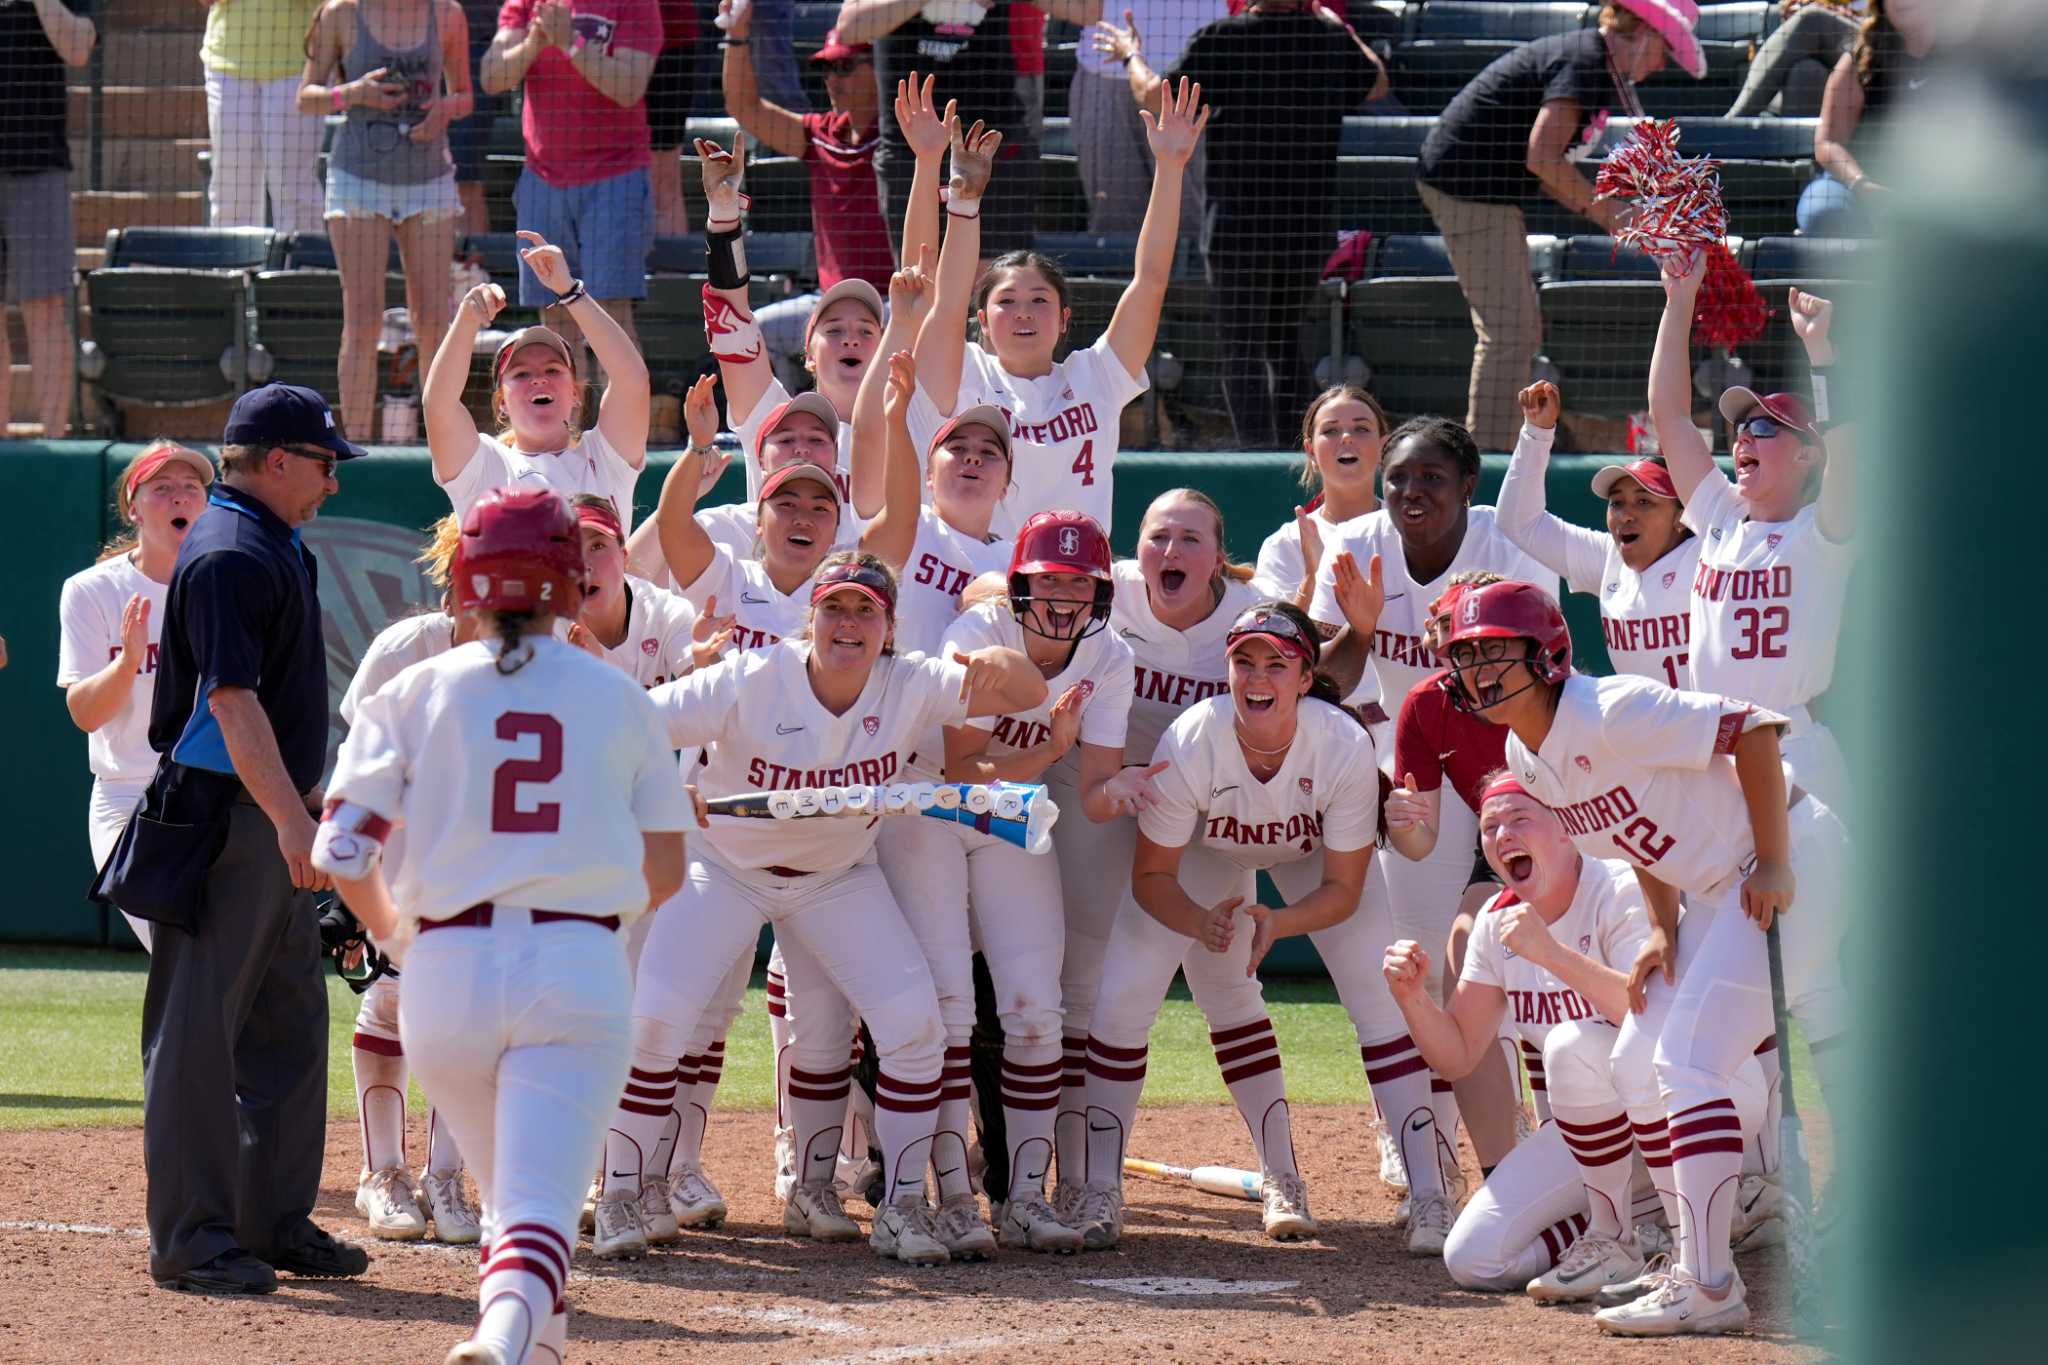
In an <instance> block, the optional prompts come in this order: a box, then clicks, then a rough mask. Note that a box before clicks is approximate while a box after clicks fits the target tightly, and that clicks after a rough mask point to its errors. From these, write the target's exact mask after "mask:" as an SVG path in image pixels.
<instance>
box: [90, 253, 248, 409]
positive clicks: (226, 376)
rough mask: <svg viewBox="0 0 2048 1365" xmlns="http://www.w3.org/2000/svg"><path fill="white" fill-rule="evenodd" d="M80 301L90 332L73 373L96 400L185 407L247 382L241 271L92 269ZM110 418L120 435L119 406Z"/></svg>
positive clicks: (245, 278)
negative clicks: (88, 317) (89, 321)
mask: <svg viewBox="0 0 2048 1365" xmlns="http://www.w3.org/2000/svg"><path fill="white" fill-rule="evenodd" d="M266 250H267V247H266ZM85 298H86V306H87V308H88V309H89V310H90V313H91V317H92V337H91V339H90V340H88V341H83V342H81V343H80V344H79V377H80V378H81V379H83V380H84V381H85V382H86V383H88V384H90V385H92V387H93V389H94V391H95V392H96V393H97V394H98V395H99V397H100V399H101V400H102V401H112V402H116V403H118V402H132V403H147V404H152V405H156V406H165V407H183V406H192V405H196V404H201V403H213V402H218V401H220V400H221V399H224V398H232V397H234V396H235V395H236V394H238V393H240V392H242V390H243V389H244V388H246V387H248V360H247V356H248V312H247V308H248V276H247V275H246V274H245V273H244V272H243V271H241V270H173V269H163V268H159V267H151V266H117V267H112V268H108V269H101V270H93V271H89V272H87V274H86V276H85ZM113 417H114V422H115V426H116V428H117V433H118V426H119V411H118V409H115V410H114V413H113Z"/></svg>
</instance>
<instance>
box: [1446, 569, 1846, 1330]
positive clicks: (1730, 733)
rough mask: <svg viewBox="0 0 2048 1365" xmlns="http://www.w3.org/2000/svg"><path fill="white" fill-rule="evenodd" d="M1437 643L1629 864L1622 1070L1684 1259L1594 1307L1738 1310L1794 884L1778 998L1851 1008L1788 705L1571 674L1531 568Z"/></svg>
mask: <svg viewBox="0 0 2048 1365" xmlns="http://www.w3.org/2000/svg"><path fill="white" fill-rule="evenodd" d="M1448 643H1449V649H1450V656H1451V664H1452V668H1453V670H1454V671H1455V674H1456V676H1457V678H1458V686H1459V689H1460V693H1461V696H1462V697H1463V699H1464V701H1465V703H1466V704H1467V705H1469V706H1471V707H1472V709H1473V710H1474V711H1476V712H1477V713H1478V714H1480V715H1482V716H1485V717H1486V718H1487V719H1489V720H1493V721H1495V722H1497V723H1500V724H1504V725H1506V726H1507V727H1508V729H1509V730H1510V731H1511V732H1512V734H1511V736H1510V738H1509V740H1508V746H1507V755H1508V767H1509V769H1510V770H1511V771H1512V772H1513V773H1514V775H1515V776H1516V777H1517V778H1518V779H1520V781H1521V782H1522V784H1523V785H1524V786H1525V787H1527V788H1528V789H1529V791H1530V793H1531V794H1532V795H1534V796H1535V797H1536V799H1538V800H1540V801H1542V802H1544V803H1545V804H1547V805H1549V806H1551V807H1553V808H1554V809H1555V810H1556V811H1557V813H1558V816H1559V818H1560V819H1561V820H1562V821H1563V822H1564V826H1565V828H1566V829H1567V830H1568V831H1569V832H1570V833H1571V836H1572V841H1573V843H1574V844H1576V845H1577V847H1578V849H1579V851H1580V852H1581V853H1585V854H1588V855H1591V856H1601V857H1604V856H1606V855H1607V854H1608V853H1610V852H1618V853H1619V854H1620V855H1621V856H1622V857H1623V858H1624V859H1625V860H1627V861H1628V862H1630V863H1631V864H1633V865H1634V867H1635V868H1636V876H1637V879H1638V880H1639V881H1640V882H1641V883H1642V886H1643V894H1644V900H1645V903H1646V905H1647V907H1648V911H1649V919H1650V926H1651V927H1650V932H1649V935H1648V937H1647V938H1646V939H1645V941H1644V944H1643V947H1642V949H1641V951H1640V952H1639V953H1638V954H1637V956H1636V960H1635V963H1634V964H1633V966H1632V967H1631V969H1630V978H1629V990H1630V997H1631V1004H1632V1005H1633V1006H1634V1007H1635V1008H1636V1009H1637V1010H1638V1011H1640V1012H1639V1013H1634V1014H1631V1015H1629V1016H1628V1018H1627V1019H1626V1020H1625V1021H1624V1023H1623V1025H1622V1028H1621V1034H1620V1038H1619V1039H1618V1041H1617V1044H1616V1050H1615V1053H1614V1076H1615V1084H1616V1086H1617V1088H1618V1089H1619V1091H1620V1093H1621V1096H1622V1100H1623V1102H1624V1104H1625V1105H1626V1107H1627V1108H1628V1111H1629V1119H1630V1122H1631V1123H1632V1125H1633V1126H1634V1130H1635V1136H1636V1141H1637V1143H1638V1145H1639V1146H1640V1148H1641V1149H1642V1151H1643V1156H1644V1160H1645V1162H1646V1164H1648V1166H1649V1167H1650V1171H1651V1175H1652V1177H1653V1178H1659V1179H1660V1189H1662V1188H1665V1186H1664V1185H1663V1181H1664V1180H1668V1182H1669V1184H1668V1189H1669V1201H1668V1202H1667V1204H1666V1208H1667V1210H1669V1211H1671V1212H1673V1213H1675V1214H1676V1216H1677V1224H1676V1225H1677V1227H1678V1263H1677V1265H1676V1266H1675V1267H1674V1268H1673V1270H1672V1272H1671V1273H1670V1274H1669V1275H1666V1276H1659V1277H1656V1278H1655V1281H1654V1283H1653V1284H1652V1285H1651V1286H1650V1292H1648V1293H1647V1294H1645V1295H1644V1296H1643V1297H1642V1298H1639V1299H1637V1300H1635V1301H1634V1302H1631V1303H1627V1304H1623V1305H1620V1306H1617V1307H1613V1308H1608V1309H1606V1310H1604V1311H1602V1312H1601V1313H1600V1314H1599V1315H1598V1318H1597V1320H1598V1322H1599V1323H1600V1326H1601V1327H1602V1329H1603V1330H1606V1331H1610V1332H1616V1333H1620V1334H1623V1335H1629V1336H1663V1335H1671V1334H1675V1333H1681V1332H1719V1331H1727V1330H1730V1329H1732V1328H1737V1327H1740V1326H1742V1325H1743V1324H1744V1323H1746V1322H1747V1321H1748V1320H1749V1309H1748V1307H1747V1306H1746V1304H1745V1303H1744V1299H1743V1287H1742V1279H1741V1276H1739V1275H1738V1274H1736V1272H1735V1268H1734V1266H1733V1264H1732V1263H1731V1262H1730V1259H1729V1236H1730V1226H1731V1222H1732V1219H1733V1216H1734V1213H1735V1206H1736V1196H1737V1186H1738V1182H1739V1178H1740V1175H1741V1168H1742V1155H1743V1146H1744V1143H1743V1134H1742V1124H1741V1119H1740V1113H1739V1111H1738V1109H1737V1107H1736V1105H1735V1103H1734V1101H1733V1099H1732V1098H1731V1092H1732V1090H1733V1088H1734V1080H1733V1078H1734V1076H1735V1073H1736V1071H1737V1069H1738V1067H1739V1066H1741V1064H1742V1063H1743V1062H1745V1061H1747V1060H1748V1059H1749V1058H1750V1056H1751V1055H1752V1053H1753V1052H1754V1050H1755V1048H1756V1043H1757V1040H1758V1039H1760V1038H1763V1037H1765V1036H1767V1035H1769V1034H1770V1033H1772V1031H1773V1026H1772V1025H1773V1021H1772V1013H1771V993H1770V974H1769V970H1768V965H1767V961H1766V953H1765V941H1764V935H1763V933H1762V932H1760V931H1761V930H1762V929H1765V928H1768V927H1769V926H1770V924H1771V923H1772V921H1773V919H1774V918H1775V917H1776V916H1778V915H1779V914H1782V913H1784V912H1785V911H1787V910H1788V909H1790V908H1791V906H1792V900H1793V890H1794V887H1795V885H1796V886H1797V888H1798V890H1799V893H1800V894H1799V909H1798V912H1797V913H1794V914H1789V915H1787V916H1786V919H1785V922H1784V925H1783V928H1782V930H1781V932H1782V935H1783V947H1784V968H1785V995H1786V1002H1787V1004H1788V1006H1789V1007H1790V1008H1791V1010H1792V1012H1793V1014H1794V1015H1795V1016H1796V1017H1797V1018H1798V1020H1799V1022H1800V1026H1801V1028H1802V1029H1803V1030H1804V1031H1805V1033H1806V1035H1807V1036H1808V1037H1809V1038H1812V1039H1816V1040H1818V1041H1819V1042H1821V1043H1823V1044H1824V1043H1826V1041H1827V1040H1828V1039H1830V1038H1832V1037H1834V1036H1835V1035H1836V1034H1837V1033H1839V1032H1840V1031H1841V1030H1842V1027H1843V1024H1844V1020H1843V1017H1842V1016H1843V999H1842V992H1841V983H1840V977H1839V974H1838V972H1837V970H1836V966H1835V957H1836V950H1837V948H1838V946H1839V941H1840V934H1841V918H1840V912H1841V906H1840V903H1839V897H1840V894H1841V891H1842V889H1843V885H1842V877H1843V872H1844V867H1845V864H1846V860H1847V857H1848V839H1847V836H1846V835H1845V834H1844V832H1843V830H1842V825H1841V822H1840V821H1839V820H1838V819H1837V818H1836V817H1835V815H1834V813H1833V812H1832V811H1830V810H1829V809H1828V808H1827V807H1826V806H1825V805H1823V804H1822V803H1821V802H1820V801H1819V800H1818V799H1816V798H1815V797H1812V796H1810V795H1808V794H1807V793H1806V792H1805V791H1804V790H1802V789H1801V788H1800V787H1799V786H1797V785H1796V784H1788V783H1787V781H1786V778H1785V770H1784V767H1783V765H1782V762H1781V759H1780V755H1779V751H1778V739H1777V736H1778V731H1779V729H1780V728H1781V727H1782V725H1783V723H1784V721H1783V717H1780V716H1777V715H1775V714H1773V713H1772V712H1769V711H1764V710H1761V709H1759V708H1757V707H1754V706H1751V705H1749V704H1747V703H1745V702H1740V701H1734V700H1730V699H1728V698H1724V697H1717V696H1712V695H1709V694H1706V693H1698V692H1675V691H1673V690H1671V689H1670V688H1668V687H1665V686H1663V685H1662V684H1660V683H1657V682H1654V681H1652V680H1649V679H1646V678H1634V677H1611V678H1597V679H1595V678H1587V677H1583V676H1575V675H1573V674H1572V672H1571V632H1570V631H1569V630H1568V629H1567V628H1566V626H1565V622H1564V616H1563V614H1562V613H1560V612H1559V611H1558V609H1557V604H1556V603H1555V601H1553V600H1552V599H1551V598H1550V597H1549V596H1548V595H1547V594H1545V593H1544V592H1543V591H1542V589H1540V588H1536V587H1533V586H1531V585H1529V584H1526V583H1496V584H1493V585H1491V586H1490V587H1485V588H1480V589H1477V590H1475V591H1472V592H1468V593H1466V594H1465V596H1464V597H1463V598H1462V599H1460V601H1459V603H1458V609H1457V619H1456V624H1455V625H1454V627H1453V629H1452V632H1451V635H1450V639H1449V642H1448ZM1788 788H1789V790H1788ZM1681 893H1683V894H1684V895H1685V897H1686V909H1685V918H1684V920H1683V921H1681V920H1680V919H1679V917H1678V909H1679V906H1678V898H1679V895H1680V894H1681ZM1660 972H1661V974H1662V978H1663V979H1662V980H1661V981H1660V980H1658V979H1657V977H1658V975H1659V973H1660ZM1674 987H1675V989H1674ZM1823 1074H1824V1077H1825V1073H1823ZM1551 1079H1552V1084H1553V1085H1555V1080H1556V1078H1555V1077H1552V1078H1551ZM1824 1084H1825V1080H1824ZM1674 1204H1675V1208H1674V1207H1673V1205H1674Z"/></svg>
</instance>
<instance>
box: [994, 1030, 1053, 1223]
mask: <svg viewBox="0 0 2048 1365" xmlns="http://www.w3.org/2000/svg"><path fill="white" fill-rule="evenodd" d="M1063 1073H1064V1063H1063V1059H1062V1057H1061V1045H1060V1044H1059V1043H1020V1042H1017V1041H1016V1040H1014V1039H1010V1040H1006V1041H1005V1042H1004V1043H1003V1081H1002V1086H1003V1131H1004V1134H1005V1135H1006V1136H1007V1138H1008V1139H1009V1144H1010V1190H1009V1194H1008V1198H1011V1199H1027V1198H1031V1197H1033V1196H1043V1195H1044V1193H1045V1173H1046V1172H1047V1171H1048V1170H1050V1169H1051V1168H1052V1140H1053V1124H1054V1121H1055V1120H1056V1119H1057V1118H1058V1116H1059V1105H1060V1096H1061V1094H1062V1093H1063V1092H1064V1090H1065V1088H1066V1087H1065V1079H1064V1074H1063Z"/></svg>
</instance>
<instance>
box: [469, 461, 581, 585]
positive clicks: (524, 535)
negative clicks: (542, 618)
mask: <svg viewBox="0 0 2048 1365" xmlns="http://www.w3.org/2000/svg"><path fill="white" fill-rule="evenodd" d="M449 578H450V586H451V587H453V588H454V590H455V608H456V611H457V612H458V613H461V612H476V611H506V612H549V613H552V614H553V615H556V616H574V615H575V614H576V613H577V611H578V610H579V609H580V608H581V607H582V605H583V584H584V569H583V537H582V536H581V535H580V534H579V533H578V530H577V524H576V516H575V514H574V513H573V512H571V511H570V510H569V504H568V503H567V502H566V501H564V500H563V498H562V496H561V494H559V493H556V492H554V491H552V490H551V489H546V488H498V489H493V490H492V491H491V492H489V493H486V494H484V496H483V497H482V499H480V500H479V501H478V502H477V504H476V506H474V507H472V508H470V509H469V515H468V516H466V517H464V518H463V519H462V539H461V540H460V541H458V542H457V543H456V546H455V560H454V563H453V564H452V565H451V566H450V569H449Z"/></svg>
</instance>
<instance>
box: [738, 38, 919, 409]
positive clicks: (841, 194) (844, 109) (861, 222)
mask: <svg viewBox="0 0 2048 1365" xmlns="http://www.w3.org/2000/svg"><path fill="white" fill-rule="evenodd" d="M752 8H753V7H752V6H750V5H742V6H739V7H738V8H737V9H735V7H734V6H733V4H732V0H721V3H720V5H719V7H718V11H719V17H720V19H721V21H722V22H724V23H727V24H729V25H730V26H729V27H728V28H727V29H726V30H725V34H726V39H725V65H724V68H723V80H724V87H725V108H726V112H728V113H730V114H731V115H732V116H733V118H734V119H735V120H736V121H738V123H739V125H740V128H741V129H742V130H743V131H745V133H746V134H747V136H748V137H750V138H752V139H753V140H754V141H755V142H756V143H759V144H760V145H762V146H764V147H767V148H770V149H772V150H774V151H777V152H780V153H781V154H782V155H784V156H790V157H795V158H796V159H797V160H799V161H802V162H803V163H804V164H805V166H806V167H807V168H808V169H809V171H810V181H811V232H812V234H813V236H814V237H815V239H816V244H817V252H818V292H816V293H809V294H800V295H798V296H796V297H795V298H791V299H784V300H782V301H780V302H777V303H771V304H768V305H766V306H764V307H762V308H761V309H760V310H759V311H758V312H756V313H755V315H754V316H755V321H757V322H758V323H760V325H761V334H762V336H763V338H764V339H765V341H766V342H767V346H768V352H769V358H770V360H771V361H772V362H773V363H774V366H775V370H776V376H777V378H779V379H780V380H781V381H782V385H783V387H784V388H786V389H788V390H789V391H790V392H792V393H794V392H796V391H797V389H798V387H799V379H798V377H799V376H800V375H801V373H802V371H803V351H804V331H805V325H806V324H807V323H808V322H809V321H810V317H811V313H812V310H813V309H815V308H816V307H817V305H818V301H819V299H820V298H821V297H822V296H823V291H825V290H828V289H830V288H832V287H833V286H834V285H836V284H838V283H839V282H840V281H842V280H865V281H867V282H868V283H869V284H871V285H873V286H875V288H876V290H878V291H882V292H886V291H887V290H888V288H889V276H890V274H891V273H893V272H894V270H895V268H896V265H895V256H894V253H893V251H892V248H891V246H890V242H889V225H888V224H887V223H886V222H885V221H883V218H882V204H881V198H880V196H879V195H878V193H877V192H876V187H875V149H876V147H878V146H879V145H880V139H881V134H880V118H881V103H882V100H881V91H880V89H879V87H878V86H877V84H876V81H875V58H874V49H872V48H871V47H869V46H868V45H867V44H866V43H859V44H853V43H847V42H844V41H842V40H841V39H840V37H839V34H838V31H837V30H834V31H833V32H831V33H829V34H827V35H826V37H825V45H824V46H823V47H821V48H819V49H818V51H817V53H816V54H815V55H814V56H813V57H812V58H811V64H812V65H813V66H814V67H817V68H818V69H819V70H820V71H821V72H822V73H823V75H824V77H825V93H826V94H827V95H829V96H830V97H831V100H832V108H831V110H830V112H828V113H823V114H799V113H796V112H794V111H792V110H789V109H785V108H783V107H782V106H781V105H779V104H776V103H774V102H773V101H771V100H767V99H763V98H762V97H761V92H760V87H759V86H758V85H757V84H756V82H755V75H754V64H753V62H751V61H750V60H748V52H747V47H748V42H749V30H750V27H751V25H752V22H753V14H752ZM879 321H880V319H877V322H879Z"/></svg>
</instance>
